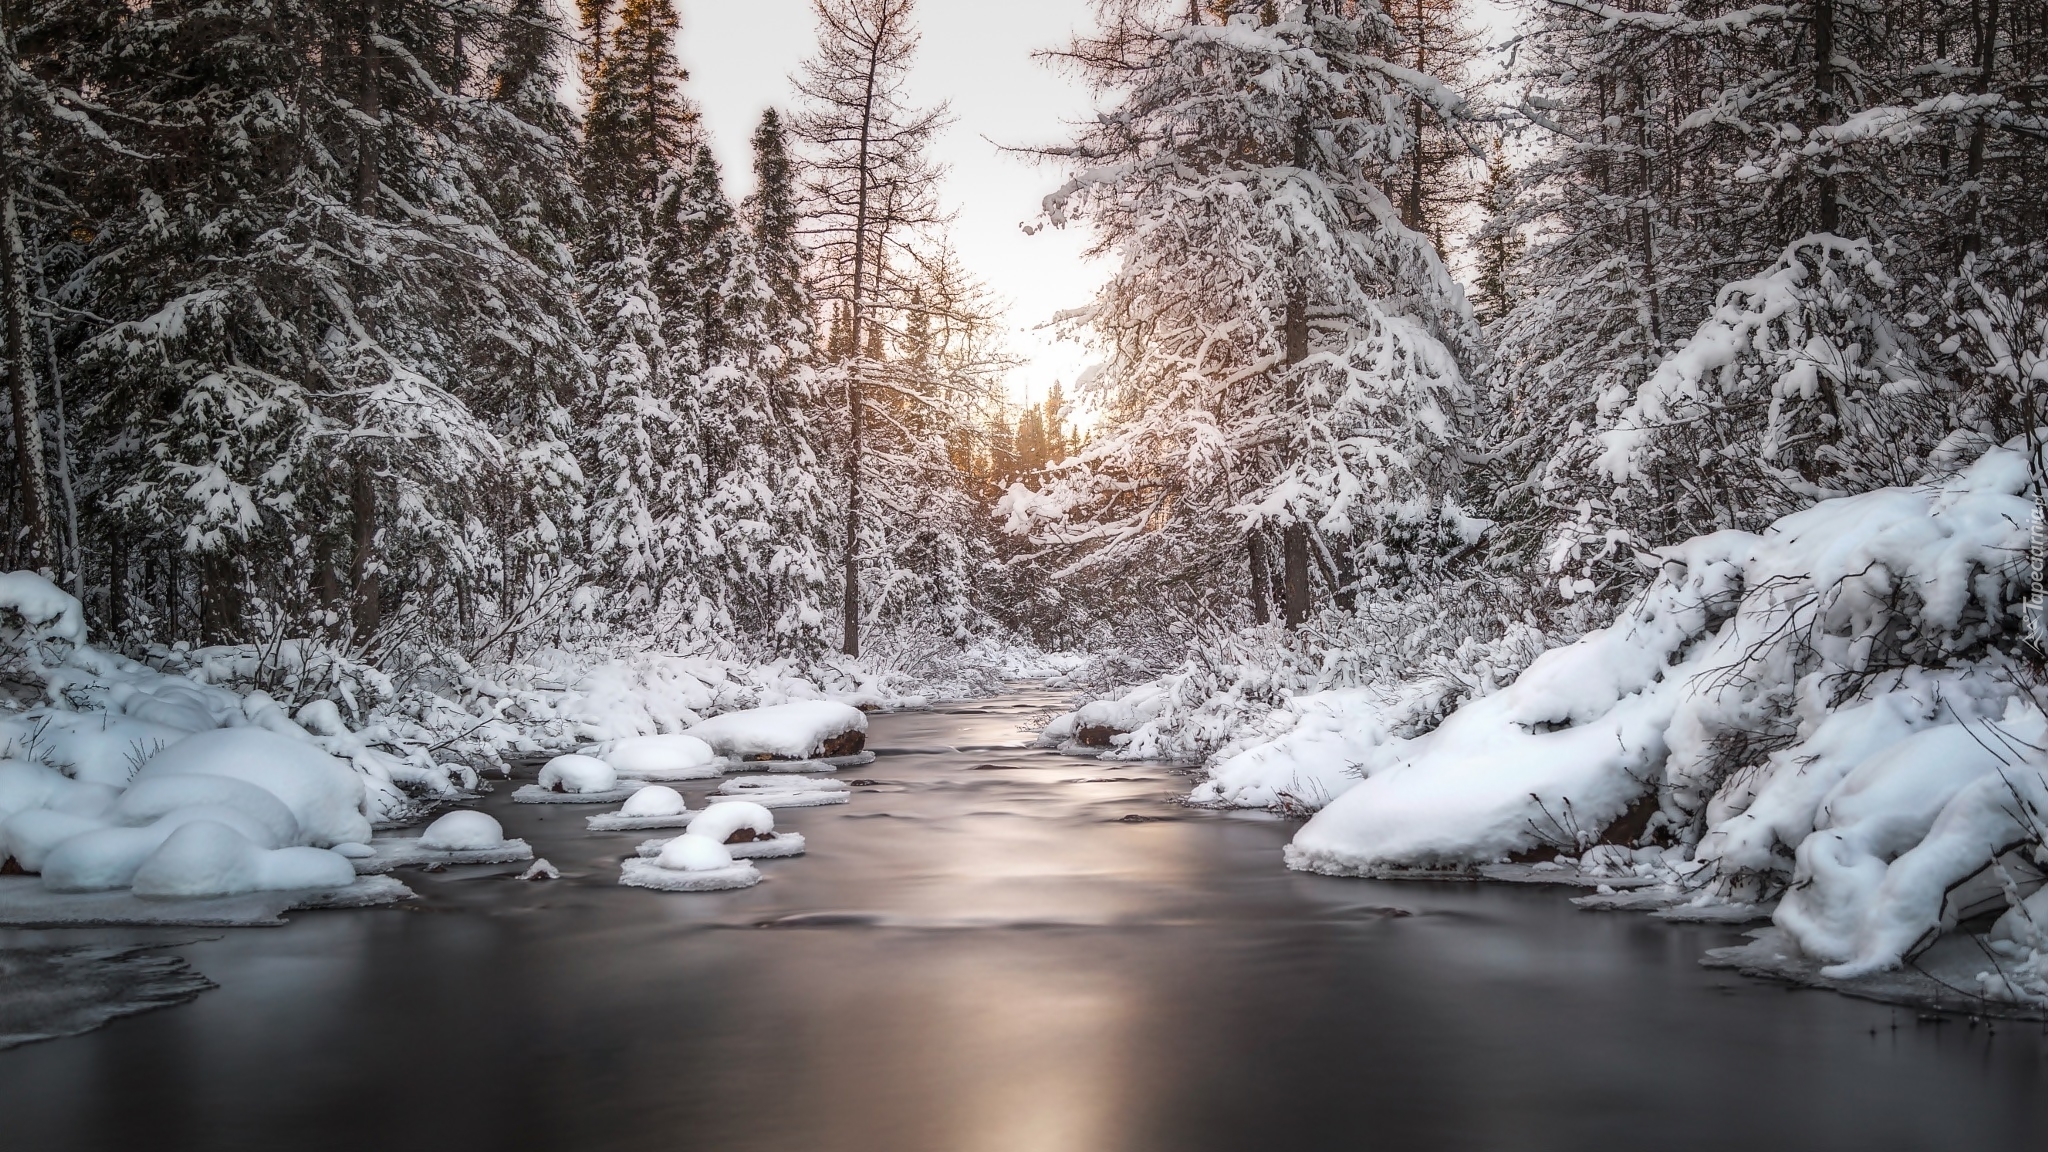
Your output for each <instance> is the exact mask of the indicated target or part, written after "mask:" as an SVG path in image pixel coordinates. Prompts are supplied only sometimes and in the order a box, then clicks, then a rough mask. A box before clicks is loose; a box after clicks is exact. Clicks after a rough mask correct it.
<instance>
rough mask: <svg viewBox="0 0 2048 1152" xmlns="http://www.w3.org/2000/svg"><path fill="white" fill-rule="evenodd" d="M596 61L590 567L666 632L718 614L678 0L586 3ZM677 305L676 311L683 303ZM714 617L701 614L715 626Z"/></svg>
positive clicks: (589, 131) (620, 602)
mask: <svg viewBox="0 0 2048 1152" xmlns="http://www.w3.org/2000/svg"><path fill="white" fill-rule="evenodd" d="M584 17H585V19H586V20H587V21H589V23H587V24H586V26H585V28H584V35H585V38H586V41H585V43H586V47H585V56H584V69H585V75H586V77H587V78H588V81H589V83H590V85H591V95H590V112H589V116H588V119H587V122H586V125H585V132H584V148H583V154H582V165H581V179H582V184H583V190H584V195H585V196H586V197H587V198H588V199H589V201H590V202H591V203H592V204H593V205H596V206H598V207H597V208H596V210H595V211H594V212H593V214H592V220H591V225H590V228H589V230H588V234H587V237H586V239H585V242H584V253H583V262H584V268H585V280H586V288H585V298H584V302H583V308H584V312H585V314H586V315H588V316H590V317H592V318H593V327H594V328H595V329H596V345H595V348H594V349H593V352H594V356H595V359H596V361H597V365H598V367H597V385H596V389H595V391H594V393H593V395H592V396H591V400H590V403H589V404H588V405H587V406H586V408H585V424H586V438H585V442H584V443H585V471H586V473H587V474H588V475H589V477H590V480H591V487H592V489H593V492H594V496H593V499H592V506H591V525H590V544H591V549H592V564H593V568H594V570H595V572H596V574H597V575H598V576H599V578H600V579H601V580H602V581H603V582H604V583H606V584H607V585H609V587H610V588H611V590H612V591H613V593H614V596H613V600H612V604H611V611H612V612H613V613H614V614H615V617H616V618H619V619H625V618H629V616H630V618H632V619H637V620H641V621H655V622H656V625H655V626H656V627H657V628H666V627H671V626H674V625H676V624H678V623H682V622H684V621H687V622H689V623H691V624H693V625H694V624H696V623H698V622H699V617H700V615H703V614H704V613H705V611H707V610H709V611H710V612H711V614H712V615H715V609H710V608H709V607H708V606H707V605H706V604H705V601H704V596H703V595H702V593H703V591H704V590H703V587H702V586H701V585H700V583H699V582H698V581H697V580H696V579H695V576H696V559H697V557H698V555H699V551H700V549H699V541H698V535H697V531H696V528H697V525H696V524H695V523H694V522H693V520H692V517H693V516H695V515H696V513H697V510H698V503H699V500H700V499H701V497H702V494H703V484H704V474H703V464H702V457H701V454H700V452H699V449H698V444H697V437H698V422H697V408H696V397H695V395H694V385H693V376H692V374H693V373H694V371H695V370H696V368H697V364H696V350H695V348H694V347H684V348H677V347H672V346H671V345H670V343H669V341H670V339H671V338H673V337H677V336H682V337H683V338H684V339H685V340H686V341H690V342H692V343H693V342H694V333H695V331H696V323H695V314H694V309H693V308H688V307H685V305H686V304H689V303H692V301H690V299H689V298H690V297H691V296H692V295H693V294H694V293H695V292H696V291H697V290H698V286H697V285H696V284H694V283H692V282H689V281H688V280H687V279H686V277H687V274H688V261H689V259H690V253H689V250H688V246H687V244H686V243H685V241H684V240H683V238H682V237H681V236H680V235H679V233H678V230H679V229H682V228H688V227H690V226H691V225H692V221H690V220H688V219H685V217H686V216H687V215H688V213H687V211H685V210H683V207H682V204H681V202H680V198H681V196H682V194H683V191H684V190H685V189H686V188H687V187H688V180H687V172H686V170H685V169H684V167H683V166H684V165H687V164H689V163H690V161H691V159H692V158H693V157H694V156H695V155H696V154H697V152H698V151H699V150H700V147H701V146H700V144H699V142H698V141H697V139H696V123H697V113H696V110H695V109H694V108H692V107H691V106H690V104H689V102H688V101H687V100H686V99H685V98H684V96H683V94H682V85H683V82H684V81H685V80H686V79H687V78H688V77H687V75H686V74H685V73H684V72H683V70H682V67H681V65H680V64H678V63H677V62H676V59H675V36H676V31H677V28H678V26H679V23H680V21H679V19H678V17H677V15H676V11H675V7H674V4H673V2H672V0H628V2H627V3H626V4H625V5H624V6H623V8H622V10H621V11H620V12H619V14H618V18H617V21H616V23H614V22H613V21H612V12H611V7H610V5H608V4H587V5H585V6H584ZM672 310H673V311H674V312H675V313H676V314H675V315H673V316H672V315H671V311H672ZM710 622H711V621H710V619H709V618H708V617H706V618H705V619H704V620H703V623H706V624H709V623H710Z"/></svg>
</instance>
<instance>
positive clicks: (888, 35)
mask: <svg viewBox="0 0 2048 1152" xmlns="http://www.w3.org/2000/svg"><path fill="white" fill-rule="evenodd" d="M814 9H815V12H816V15H817V20H818V49H817V52H816V54H815V55H813V56H812V57H811V58H810V59H808V60H806V61H805V62H804V65H803V69H802V71H801V72H800V73H799V74H798V76H797V78H796V84H797V91H798V93H799V95H801V96H802V97H803V99H804V102H805V104H804V108H803V110H802V112H801V114H800V115H799V116H798V117H797V119H796V122H795V128H796V132H797V135H798V136H799V137H800V138H801V139H802V140H803V141H804V142H805V143H806V144H807V145H809V152H808V154H807V156H806V157H805V159H806V163H807V169H808V172H809V173H810V177H811V179H810V184H809V187H808V189H807V191H808V193H809V204H808V209H809V212H808V215H809V217H810V220H809V223H808V226H807V231H808V232H809V233H810V238H811V247H812V251H813V253H814V255H815V258H816V265H815V268H816V273H815V275H814V279H813V283H814V288H815V291H816V293H817V295H818V298H819V299H820V300H821V301H830V302H831V305H832V308H833V311H834V316H835V319H836V320H837V323H836V324H835V327H834V332H833V336H834V339H835V341H836V343H833V344H831V345H828V348H829V350H830V351H831V354H832V356H833V359H834V360H836V361H838V367H837V372H836V375H837V376H838V380H837V382H836V383H837V385H838V390H839V391H840V392H841V393H842V394H843V401H844V408H845V419H844V421H843V425H842V427H841V428H839V429H837V430H836V435H835V437H834V438H835V440H836V442H837V447H838V455H839V459H840V463H841V468H842V470H843V473H844V482H845V495H844V497H843V503H842V505H841V508H842V511H843V514H844V517H845V526H844V532H843V533H842V535H841V540H840V547H841V556H840V581H841V586H840V592H841V598H840V630H841V638H840V650H841V651H842V652H844V653H845V654H846V655H849V656H857V655H859V654H860V629H861V622H862V619H863V607H862V582H863V575H864V574H863V564H862V558H863V553H864V545H863V540H864V538H865V537H864V532H865V529H864V527H863V518H864V517H866V516H867V515H868V514H869V506H870V504H871V503H872V502H874V501H876V500H880V501H883V502H889V501H892V500H894V499H895V498H897V497H898V496H900V495H901V494H898V493H888V492H882V493H871V492H870V491H869V490H868V480H869V477H868V476H867V474H866V473H867V469H866V464H865V461H866V455H867V439H868V404H869V392H870V391H871V389H872V388H873V387H875V378H876V375H877V373H876V370H875V369H876V365H875V364H874V363H873V361H874V359H875V355H874V353H876V352H879V351H880V350H881V349H882V347H883V345H884V340H883V339H882V333H881V332H880V330H879V329H876V328H874V327H873V326H872V321H873V319H874V313H875V312H876V310H877V309H878V308H879V307H880V306H881V304H882V302H883V301H884V300H885V299H886V298H887V297H888V296H890V295H892V294H895V293H897V292H900V289H901V288H902V284H901V281H900V280H899V279H897V278H895V277H893V276H892V275H891V270H892V269H893V268H894V267H895V266H896V263H897V261H896V259H895V258H894V257H895V256H896V255H898V254H900V253H901V251H902V250H903V248H904V247H905V246H906V245H908V244H909V243H911V242H912V241H913V240H914V237H913V236H912V235H911V233H912V232H914V231H915V230H916V229H918V228H920V227H923V226H926V225H930V224H934V223H936V222H938V220H939V213H938V208H937V203H936V199H935V185H936V183H937V179H938V170H937V169H936V168H935V167H934V166H933V165H932V163H931V161H930V158H929V157H928V156H927V154H926V148H927V146H928V144H929V143H930V141H931V138H932V135H933V134H934V133H936V132H937V131H938V129H939V127H940V126H941V125H942V124H943V123H944V122H945V109H944V108H943V106H941V107H939V108H934V109H922V110H921V109H918V108H916V107H914V106H913V105H912V104H911V103H910V101H909V94H908V91H907V81H908V77H909V73H910V63H911V59H912V58H913V56H914V55H915V54H916V51H917V44H918V33H917V27H916V23H915V19H914V11H913V9H914V5H913V3H912V0H814Z"/></svg>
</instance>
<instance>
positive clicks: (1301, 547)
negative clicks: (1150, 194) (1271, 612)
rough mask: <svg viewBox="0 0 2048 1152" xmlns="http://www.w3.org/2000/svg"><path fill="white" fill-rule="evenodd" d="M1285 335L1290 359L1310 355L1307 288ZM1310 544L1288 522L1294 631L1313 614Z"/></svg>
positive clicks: (1299, 292)
mask: <svg viewBox="0 0 2048 1152" xmlns="http://www.w3.org/2000/svg"><path fill="white" fill-rule="evenodd" d="M1284 335H1285V339H1286V343H1287V363H1288V364H1289V365H1294V364H1299V363H1301V362H1302V361H1303V360H1305V359H1307V358H1308V294H1307V290H1306V289H1305V288H1302V287H1298V286H1297V287H1296V288H1295V289H1294V290H1293V291H1291V292H1290V293H1288V296H1287V316H1286V328H1285V332H1284ZM1298 391H1299V389H1298V387H1297V385H1296V384H1295V383H1294V382H1293V381H1292V380H1289V382H1288V385H1287V398H1288V399H1289V400H1290V401H1292V400H1293V399H1294V398H1295V396H1296V395H1297V393H1298ZM1308 547H1309V542H1308V525H1306V524H1304V523H1302V522H1301V521H1299V520H1296V521H1294V522H1293V523H1290V524H1288V525H1287V528H1286V530H1285V531H1284V532H1282V533H1281V534H1280V568H1281V576H1280V600H1281V604H1282V610H1283V612H1284V613H1285V616H1286V621H1287V627H1288V629H1289V630H1290V631H1291V630H1293V629H1295V628H1299V627H1301V625H1302V624H1303V623H1304V622H1305V621H1307V619H1308V615H1309V607H1310V606H1309V597H1310V591H1311V589H1310V586H1309V579H1308Z"/></svg>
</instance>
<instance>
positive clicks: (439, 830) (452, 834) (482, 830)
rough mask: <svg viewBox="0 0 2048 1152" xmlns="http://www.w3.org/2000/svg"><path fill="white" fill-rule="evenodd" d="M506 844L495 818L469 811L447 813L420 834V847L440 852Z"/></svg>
mask: <svg viewBox="0 0 2048 1152" xmlns="http://www.w3.org/2000/svg"><path fill="white" fill-rule="evenodd" d="M504 844H505V829H504V826H503V825H501V824H499V823H498V821H497V819H496V818H495V817H493V816H491V815H490V814H489V813H487V812H476V811H471V810H467V809H464V810H458V811H455V812H450V813H447V814H446V815H444V816H442V817H441V818H440V819H438V820H435V821H434V822H433V823H432V824H429V825H427V828H426V831H424V832H421V833H420V847H422V848H431V849H434V850H436V851H440V852H465V851H473V850H476V849H479V848H500V847H503V846H504Z"/></svg>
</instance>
